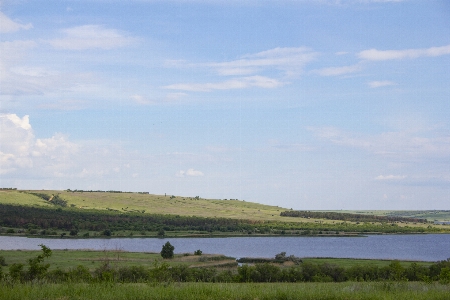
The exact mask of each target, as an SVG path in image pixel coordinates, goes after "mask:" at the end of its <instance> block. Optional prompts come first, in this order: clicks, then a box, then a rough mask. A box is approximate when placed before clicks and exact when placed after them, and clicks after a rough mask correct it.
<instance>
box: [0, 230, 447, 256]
mask: <svg viewBox="0 0 450 300" xmlns="http://www.w3.org/2000/svg"><path fill="white" fill-rule="evenodd" d="M167 241H169V242H170V243H171V244H172V245H173V246H175V253H185V252H194V251H195V250H198V249H200V250H202V251H203V253H215V254H224V255H227V256H232V257H236V258H238V257H274V256H275V254H277V253H280V252H286V253H287V255H291V254H293V255H295V256H298V257H336V258H367V259H402V260H423V261H437V260H444V259H447V258H449V257H450V234H421V235H370V236H367V237H229V238H165V239H157V238H111V239H68V238H65V239H57V238H56V239H54V238H50V239H49V238H26V237H10V236H0V249H2V250H16V249H24V250H25V249H27V250H33V249H40V247H39V246H38V245H39V244H44V245H46V246H47V247H50V249H92V250H123V251H133V252H160V251H161V248H162V245H163V244H165V243H166V242H167Z"/></svg>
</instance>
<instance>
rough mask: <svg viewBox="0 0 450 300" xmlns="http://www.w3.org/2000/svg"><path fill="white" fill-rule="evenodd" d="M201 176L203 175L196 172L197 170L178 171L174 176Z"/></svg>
mask: <svg viewBox="0 0 450 300" xmlns="http://www.w3.org/2000/svg"><path fill="white" fill-rule="evenodd" d="M203 175H204V174H203V172H202V171H198V170H194V169H188V170H186V171H184V170H180V171H178V172H177V173H176V174H175V176H177V177H185V176H192V177H198V176H203Z"/></svg>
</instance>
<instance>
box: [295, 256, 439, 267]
mask: <svg viewBox="0 0 450 300" xmlns="http://www.w3.org/2000/svg"><path fill="white" fill-rule="evenodd" d="M302 261H303V262H311V263H314V264H323V263H328V264H334V265H338V266H341V267H344V268H349V267H353V266H356V265H364V266H377V267H386V266H388V265H389V264H390V263H391V262H392V260H384V259H356V258H302ZM413 262H415V263H417V264H418V265H421V266H424V267H428V266H430V265H431V264H432V262H426V261H406V260H405V261H400V264H401V265H402V266H403V267H404V268H406V267H409V266H410V264H411V263H413Z"/></svg>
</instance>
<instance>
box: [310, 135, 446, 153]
mask: <svg viewBox="0 0 450 300" xmlns="http://www.w3.org/2000/svg"><path fill="white" fill-rule="evenodd" d="M308 129H309V130H311V131H312V132H314V134H315V135H316V136H317V137H319V138H322V139H325V140H329V141H330V142H332V143H333V144H336V145H340V146H346V147H354V148H360V149H364V150H366V151H369V152H371V153H373V154H375V155H381V156H385V157H403V158H406V157H410V158H412V157H422V158H429V159H431V158H438V157H441V158H443V157H449V156H450V137H448V136H446V135H439V134H437V135H436V134H435V133H434V132H426V134H427V135H428V136H431V137H422V136H419V134H420V132H409V131H398V132H384V133H381V134H378V135H372V136H365V135H362V134H353V133H348V132H344V131H341V130H339V129H338V128H335V127H321V128H315V127H309V128H308ZM433 135H436V136H433Z"/></svg>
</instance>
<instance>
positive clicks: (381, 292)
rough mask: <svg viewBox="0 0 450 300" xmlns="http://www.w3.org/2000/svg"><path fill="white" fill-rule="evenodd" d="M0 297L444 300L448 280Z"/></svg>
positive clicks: (104, 287) (7, 295)
mask: <svg viewBox="0 0 450 300" xmlns="http://www.w3.org/2000/svg"><path fill="white" fill-rule="evenodd" d="M0 289H1V293H0V299H5V300H6V299H7V300H15V299H49V300H50V299H59V300H71V299H74V300H75V299H96V300H102V299H105V300H106V299H107V300H110V299H183V300H190V299H192V300H203V299H227V300H228V299H236V300H239V299H242V300H247V299H248V300H250V299H251V300H254V299H260V300H262V299H267V300H269V299H270V300H272V299H283V300H289V299H314V300H316V299H346V300H348V299H354V300H357V299H360V300H364V299H367V300H369V299H370V300H377V299H380V300H381V299H383V300H390V299H392V300H401V299H407V300H422V299H423V300H425V299H426V300H429V299H435V300H439V299H442V300H444V299H448V295H449V294H450V285H443V284H439V283H432V284H426V283H419V282H370V283H366V282H341V283H245V284H241V283H171V284H146V283H127V284H109V283H96V284H86V283H65V284H45V285H42V284H32V283H26V284H15V285H8V284H1V283H0Z"/></svg>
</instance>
